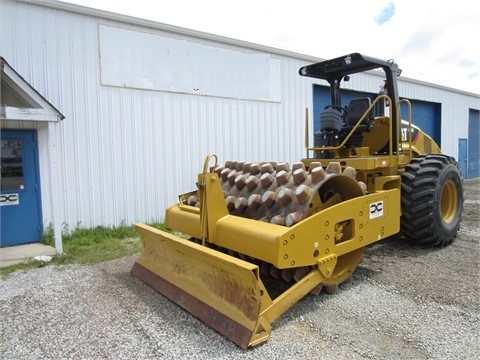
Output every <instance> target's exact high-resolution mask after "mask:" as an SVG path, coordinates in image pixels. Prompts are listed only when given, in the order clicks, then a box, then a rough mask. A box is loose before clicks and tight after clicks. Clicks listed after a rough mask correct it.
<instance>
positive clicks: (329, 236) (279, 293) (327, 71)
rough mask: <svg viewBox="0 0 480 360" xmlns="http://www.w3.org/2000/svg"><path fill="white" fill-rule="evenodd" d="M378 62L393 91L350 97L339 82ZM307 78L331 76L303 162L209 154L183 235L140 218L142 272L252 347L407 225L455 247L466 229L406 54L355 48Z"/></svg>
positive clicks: (309, 69)
mask: <svg viewBox="0 0 480 360" xmlns="http://www.w3.org/2000/svg"><path fill="white" fill-rule="evenodd" d="M377 69H378V70H383V72H384V73H385V86H384V89H383V90H384V91H382V92H381V93H380V94H379V95H378V96H373V98H370V97H368V96H365V97H360V98H354V99H350V101H349V102H348V105H347V106H344V105H342V99H345V96H344V94H345V93H343V94H342V92H341V86H340V85H341V83H342V82H343V81H348V80H349V78H350V76H354V75H355V74H357V73H361V72H365V71H370V70H377ZM299 75H300V76H307V77H312V78H317V79H323V80H326V81H327V82H328V84H329V85H330V95H331V105H328V106H326V107H325V108H324V109H323V110H322V112H321V113H320V119H319V122H320V126H319V129H320V130H318V131H317V132H315V134H313V135H314V136H313V137H314V145H313V146H310V145H309V143H308V142H309V138H310V136H309V134H308V131H306V136H305V142H306V144H305V146H306V150H307V157H306V158H305V159H302V160H301V161H299V162H297V163H294V164H291V165H289V164H287V163H261V162H240V161H226V162H225V163H223V164H219V162H218V161H217V157H216V155H210V156H207V157H206V159H205V162H204V166H203V171H201V172H200V174H199V175H198V179H197V181H196V189H195V190H193V191H191V192H188V193H185V194H182V195H180V196H179V201H178V203H177V204H174V205H173V206H171V207H169V208H168V209H167V211H166V216H165V227H166V228H167V229H170V230H173V232H164V231H161V230H158V229H155V228H153V227H150V226H147V225H144V224H136V228H137V229H138V231H139V233H140V236H141V240H142V251H141V254H140V256H139V257H138V259H137V261H136V262H135V264H134V266H133V268H132V270H131V271H132V273H133V274H134V275H135V276H137V277H138V278H140V279H141V280H142V281H144V282H145V283H147V284H148V285H150V286H151V287H153V288H154V289H156V290H157V291H159V292H160V293H161V294H163V295H165V296H166V297H168V298H169V299H171V300H172V301H174V302H175V303H177V304H178V305H180V306H182V307H183V308H184V309H186V310H187V311H189V312H191V313H192V314H194V315H195V316H197V317H198V318H200V319H201V320H203V321H204V322H205V323H207V324H208V325H210V326H211V327H213V328H214V329H216V330H217V331H218V332H220V333H221V334H223V335H225V336H226V337H228V338H229V339H231V340H232V341H233V342H235V343H236V344H238V345H239V346H240V347H242V348H247V347H249V346H255V345H258V344H260V343H262V342H265V341H266V340H267V339H268V337H269V336H270V332H271V326H272V323H273V322H274V321H275V319H277V318H278V317H279V316H280V315H282V314H283V313H284V312H285V311H287V310H288V309H289V308H290V307H291V306H292V305H294V304H295V303H296V302H297V301H299V300H300V299H301V298H303V297H304V296H305V295H306V294H309V293H314V294H319V293H320V292H322V291H324V292H327V293H334V292H336V290H337V287H338V285H339V284H341V283H343V282H345V281H348V280H350V279H351V277H352V273H353V272H354V270H355V268H356V267H357V266H358V264H359V263H360V262H361V261H362V258H363V252H364V249H365V247H366V246H368V245H369V244H372V243H374V242H377V241H381V240H384V239H386V238H387V237H389V236H392V235H396V234H399V235H400V234H402V235H403V236H405V237H407V238H409V239H411V240H412V241H413V242H416V243H418V244H421V245H424V246H446V245H448V244H449V243H451V242H452V240H453V239H454V238H455V236H456V234H457V231H458V229H459V226H460V221H461V215H462V211H463V185H462V181H463V180H462V176H461V173H460V171H459V168H458V164H457V162H456V160H455V159H454V158H452V157H450V156H447V155H444V154H442V153H441V151H440V148H439V147H438V146H437V145H436V144H435V142H434V141H433V140H432V139H431V138H430V137H429V136H427V135H426V134H425V133H423V132H422V131H421V130H420V129H419V128H417V127H415V126H413V125H412V120H411V119H410V117H411V116H410V114H411V111H410V103H409V102H408V101H407V100H405V99H402V100H400V98H399V95H398V91H397V76H399V75H400V70H399V69H398V66H397V64H396V63H394V62H393V61H391V60H388V61H383V60H379V59H375V58H371V57H367V56H363V55H361V54H358V53H353V54H349V55H346V56H342V57H339V58H335V59H331V60H327V61H323V62H320V63H316V64H312V65H308V66H304V67H302V68H300V70H299ZM344 101H345V100H344ZM402 103H404V104H405V105H401V104H402ZM402 107H403V108H406V109H407V111H406V112H407V116H406V120H401V117H400V110H401V108H402ZM306 122H307V124H306V125H307V126H306V128H307V129H308V116H306ZM174 233H175V234H177V235H173V234H174ZM178 233H181V234H182V235H178Z"/></svg>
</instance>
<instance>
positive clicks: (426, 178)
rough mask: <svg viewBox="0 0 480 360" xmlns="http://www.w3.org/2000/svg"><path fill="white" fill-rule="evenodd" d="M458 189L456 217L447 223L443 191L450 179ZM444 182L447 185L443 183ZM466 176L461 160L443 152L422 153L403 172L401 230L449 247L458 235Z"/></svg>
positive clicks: (411, 236) (426, 242)
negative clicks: (442, 213)
mask: <svg viewBox="0 0 480 360" xmlns="http://www.w3.org/2000/svg"><path fill="white" fill-rule="evenodd" d="M449 180H451V181H453V183H454V184H455V186H456V190H457V210H456V215H455V219H454V220H453V221H452V222H451V223H450V224H445V223H444V222H443V220H442V219H441V214H440V207H439V201H440V199H439V198H440V193H441V189H442V188H443V186H444V185H445V182H446V181H449ZM439 182H442V183H443V184H440V183H439ZM462 182H463V179H462V176H461V174H460V170H459V167H458V163H457V161H456V160H455V159H454V158H453V157H450V156H447V155H443V154H429V155H421V156H419V157H416V158H414V159H412V160H411V162H410V163H409V164H408V165H407V166H406V168H405V172H404V173H402V217H401V231H402V233H403V235H404V236H406V237H407V238H409V239H410V240H412V241H413V242H415V243H417V244H420V245H425V246H447V245H449V244H450V243H451V242H452V241H453V240H454V238H455V236H456V234H457V231H458V228H459V226H460V221H461V215H462V211H463V185H462Z"/></svg>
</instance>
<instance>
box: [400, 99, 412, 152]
mask: <svg viewBox="0 0 480 360" xmlns="http://www.w3.org/2000/svg"><path fill="white" fill-rule="evenodd" d="M401 103H406V104H407V107H408V134H407V137H408V156H409V157H410V159H412V157H413V150H412V148H413V146H412V104H411V103H410V101H409V100H408V99H402V100H400V101H399V102H398V104H397V111H398V121H399V122H400V125H401V122H402V118H401V116H400V110H401V109H400V104H401Z"/></svg>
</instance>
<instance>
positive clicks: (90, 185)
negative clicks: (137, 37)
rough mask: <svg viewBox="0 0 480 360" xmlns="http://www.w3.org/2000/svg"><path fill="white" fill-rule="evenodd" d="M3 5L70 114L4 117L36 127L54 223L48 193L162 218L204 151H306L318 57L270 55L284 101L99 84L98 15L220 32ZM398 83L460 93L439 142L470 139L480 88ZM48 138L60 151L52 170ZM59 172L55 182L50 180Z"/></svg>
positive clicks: (14, 43)
mask: <svg viewBox="0 0 480 360" xmlns="http://www.w3.org/2000/svg"><path fill="white" fill-rule="evenodd" d="M1 6H2V9H1V10H2V11H1V24H2V25H1V27H2V31H1V35H0V37H1V43H0V44H1V45H0V53H1V55H2V56H3V57H4V58H5V59H6V60H7V61H8V62H9V64H10V65H11V66H12V67H14V68H15V70H16V71H17V72H18V73H19V74H21V75H22V76H23V77H24V78H25V79H26V80H27V81H28V82H29V83H30V84H31V85H32V86H33V87H34V88H35V89H37V90H38V91H39V92H40V93H41V94H43V95H44V96H45V98H46V99H48V100H49V101H50V102H51V103H52V104H54V105H55V106H56V107H57V108H58V109H59V110H60V111H61V112H62V113H63V114H64V115H65V117H66V118H65V120H63V121H62V122H61V123H59V124H57V125H55V127H54V129H53V130H52V129H48V127H47V125H45V124H34V123H31V124H21V123H12V122H9V123H6V122H2V127H9V128H25V127H29V128H37V129H38V132H39V142H40V147H41V149H40V171H41V180H42V184H43V185H42V203H43V216H44V223H45V225H46V226H48V224H49V223H50V222H51V221H52V220H51V219H52V212H53V210H52V207H53V204H52V202H51V191H57V192H59V193H60V194H62V195H61V199H62V200H61V203H60V204H59V205H58V206H60V207H61V208H60V209H56V210H57V211H58V213H60V214H63V222H64V223H65V224H66V226H68V227H69V228H70V229H71V228H73V227H75V226H77V225H80V226H88V227H90V226H96V225H106V226H110V225H118V224H120V223H121V222H122V221H123V222H125V223H127V224H130V223H133V222H136V221H144V222H151V221H163V216H164V211H165V208H166V206H168V205H170V204H172V203H174V202H176V200H177V195H178V194H180V193H182V192H186V191H190V190H193V189H194V188H195V181H196V176H197V173H198V172H199V171H200V170H201V169H202V166H203V159H204V157H205V156H206V155H207V154H211V153H216V154H218V156H219V160H220V162H221V163H223V162H224V161H226V160H246V161H266V160H272V161H288V162H290V163H293V162H295V161H298V160H299V159H300V158H302V157H304V155H305V150H304V148H303V145H304V113H305V107H308V108H309V109H310V114H311V109H312V81H311V80H310V79H307V78H303V77H300V76H298V68H299V67H300V66H302V65H305V64H306V63H310V62H311V61H310V60H308V59H311V58H309V57H305V58H303V59H302V58H299V57H298V56H297V57H295V56H293V54H292V56H285V55H283V54H282V52H279V53H277V54H273V55H272V56H274V57H275V58H278V59H279V60H280V63H281V65H280V68H281V69H280V77H281V84H280V94H281V101H280V102H273V101H272V102H268V101H254V100H240V99H229V98H222V97H213V96H199V95H191V94H180V93H172V92H160V91H148V90H137V89H128V88H119V87H109V86H102V85H101V83H100V65H99V64H100V61H99V32H98V26H99V24H107V25H113V26H119V27H123V28H126V29H132V30H140V31H148V32H149V33H152V34H159V35H164V36H171V37H175V38H178V39H190V40H191V41H196V42H200V43H205V44H208V45H210V46H214V45H215V41H213V40H209V39H205V38H203V39H200V38H192V37H189V36H188V35H185V34H181V33H168V32H167V31H164V30H162V28H161V26H160V25H159V26H157V27H155V28H152V27H149V28H146V27H142V26H141V24H139V22H138V20H137V21H136V22H133V21H132V23H125V22H121V21H119V19H117V20H112V19H110V20H109V19H106V18H104V17H99V16H100V15H99V16H93V15H85V14H80V13H75V12H70V11H65V10H61V9H55V8H50V7H43V6H38V5H35V4H29V3H23V2H15V1H3V2H2V4H1ZM99 14H101V13H100V12H99ZM103 14H105V13H103ZM217 45H218V44H217ZM221 46H223V47H225V46H229V47H230V48H231V49H235V50H242V49H241V48H239V47H238V46H237V45H234V44H232V45H228V44H221ZM243 50H244V51H250V52H260V51H259V50H258V49H253V48H250V49H243ZM227 65H228V66H229V67H231V66H232V64H227ZM361 79H362V80H361V83H350V84H349V86H350V87H352V88H354V89H355V90H359V91H376V90H377V89H378V86H379V83H381V80H380V79H379V78H378V77H377V76H375V75H365V76H363V77H361ZM400 91H401V93H402V96H406V97H409V96H412V97H413V98H418V99H425V100H429V101H438V102H445V103H448V104H450V103H452V105H448V106H445V107H444V108H442V118H443V119H445V120H447V121H444V125H442V144H444V148H445V150H446V151H447V152H449V153H452V154H453V155H455V154H456V151H457V138H458V137H467V126H468V123H467V119H468V104H467V103H466V102H467V101H470V102H471V101H473V100H472V99H474V98H472V99H469V97H465V96H464V95H458V96H457V95H455V93H452V92H449V91H443V90H438V89H431V88H429V87H427V86H423V85H418V84H410V83H402V84H400ZM310 116H311V115H310ZM450 119H452V120H450ZM460 120H461V121H460ZM51 147H54V148H55V153H56V161H57V163H56V164H55V165H56V166H55V171H56V173H53V174H51V173H49V171H50V169H51V166H50V159H49V158H48V157H49V156H50V155H51V154H50V153H51V150H49V149H51ZM52 177H55V179H56V183H57V184H58V186H57V188H56V189H50V186H48V184H51V179H52Z"/></svg>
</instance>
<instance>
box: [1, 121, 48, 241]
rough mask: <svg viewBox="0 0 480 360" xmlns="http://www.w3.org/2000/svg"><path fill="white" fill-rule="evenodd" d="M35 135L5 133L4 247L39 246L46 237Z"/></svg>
mask: <svg viewBox="0 0 480 360" xmlns="http://www.w3.org/2000/svg"><path fill="white" fill-rule="evenodd" d="M35 139H36V133H35V132H34V131H21V130H18V131H11V130H4V129H2V132H1V141H2V142H1V149H2V160H1V176H2V177H1V192H0V213H1V239H0V244H1V247H6V246H12V245H20V244H27V243H33V242H39V241H40V240H41V235H42V222H41V218H42V217H41V211H40V209H41V206H40V193H39V192H40V186H39V185H40V184H39V181H38V157H37V152H36V147H35Z"/></svg>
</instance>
